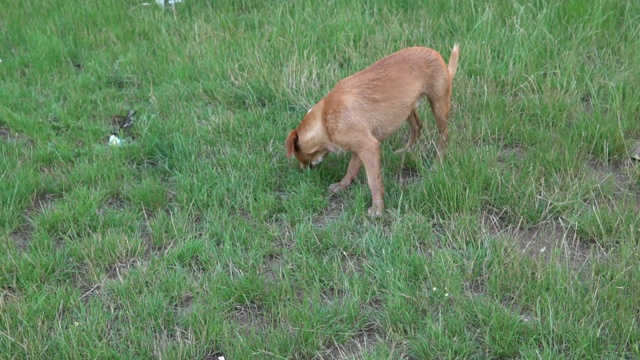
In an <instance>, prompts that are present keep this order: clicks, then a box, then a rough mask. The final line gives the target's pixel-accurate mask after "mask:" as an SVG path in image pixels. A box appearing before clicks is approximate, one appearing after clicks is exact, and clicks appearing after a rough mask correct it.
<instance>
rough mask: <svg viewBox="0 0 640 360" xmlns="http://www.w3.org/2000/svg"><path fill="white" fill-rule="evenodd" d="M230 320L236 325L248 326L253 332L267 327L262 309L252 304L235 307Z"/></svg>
mask: <svg viewBox="0 0 640 360" xmlns="http://www.w3.org/2000/svg"><path fill="white" fill-rule="evenodd" d="M232 319H233V320H234V321H235V322H237V323H238V324H240V325H244V326H248V327H250V328H251V329H253V330H259V329H264V328H265V327H266V325H267V322H266V319H265V318H264V315H263V312H262V309H261V308H260V307H259V306H258V305H257V304H255V303H253V302H249V303H247V304H242V305H237V306H236V307H235V312H234V313H233V315H232Z"/></svg>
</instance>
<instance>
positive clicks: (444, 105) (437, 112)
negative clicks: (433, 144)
mask: <svg viewBox="0 0 640 360" xmlns="http://www.w3.org/2000/svg"><path fill="white" fill-rule="evenodd" d="M429 100H430V103H431V111H432V112H433V116H434V117H435V118H436V126H437V128H438V145H437V153H436V163H435V164H434V165H437V164H439V163H442V161H444V157H445V152H446V150H447V140H448V139H449V131H448V130H447V122H448V119H449V111H450V110H451V91H450V90H449V91H448V94H447V96H444V97H441V98H439V99H434V100H431V99H429Z"/></svg>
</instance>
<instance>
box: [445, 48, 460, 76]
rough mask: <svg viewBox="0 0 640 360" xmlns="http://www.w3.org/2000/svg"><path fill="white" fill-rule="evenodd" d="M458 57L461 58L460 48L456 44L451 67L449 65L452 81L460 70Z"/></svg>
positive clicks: (451, 58)
mask: <svg viewBox="0 0 640 360" xmlns="http://www.w3.org/2000/svg"><path fill="white" fill-rule="evenodd" d="M458 56H460V46H459V45H458V44H455V45H453V50H451V56H450V57H449V65H447V69H449V75H451V78H452V79H453V77H454V76H455V75H456V70H458Z"/></svg>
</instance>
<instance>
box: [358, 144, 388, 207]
mask: <svg viewBox="0 0 640 360" xmlns="http://www.w3.org/2000/svg"><path fill="white" fill-rule="evenodd" d="M359 156H360V158H361V159H362V162H363V163H364V169H365V171H366V172H367V183H368V184H369V189H370V190H371V202H372V204H371V207H370V208H369V210H368V211H367V214H368V215H369V216H373V217H375V216H380V215H382V211H383V210H384V201H383V199H382V198H383V196H384V187H383V186H382V176H381V175H380V147H379V143H378V141H377V140H375V139H374V140H373V141H372V142H370V143H369V144H368V146H366V147H365V148H364V149H361V150H360V151H359Z"/></svg>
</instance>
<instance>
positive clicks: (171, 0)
mask: <svg viewBox="0 0 640 360" xmlns="http://www.w3.org/2000/svg"><path fill="white" fill-rule="evenodd" d="M182 1H183V0H156V4H158V5H160V6H162V7H164V6H165V5H175V4H177V3H181V2H182Z"/></svg>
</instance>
